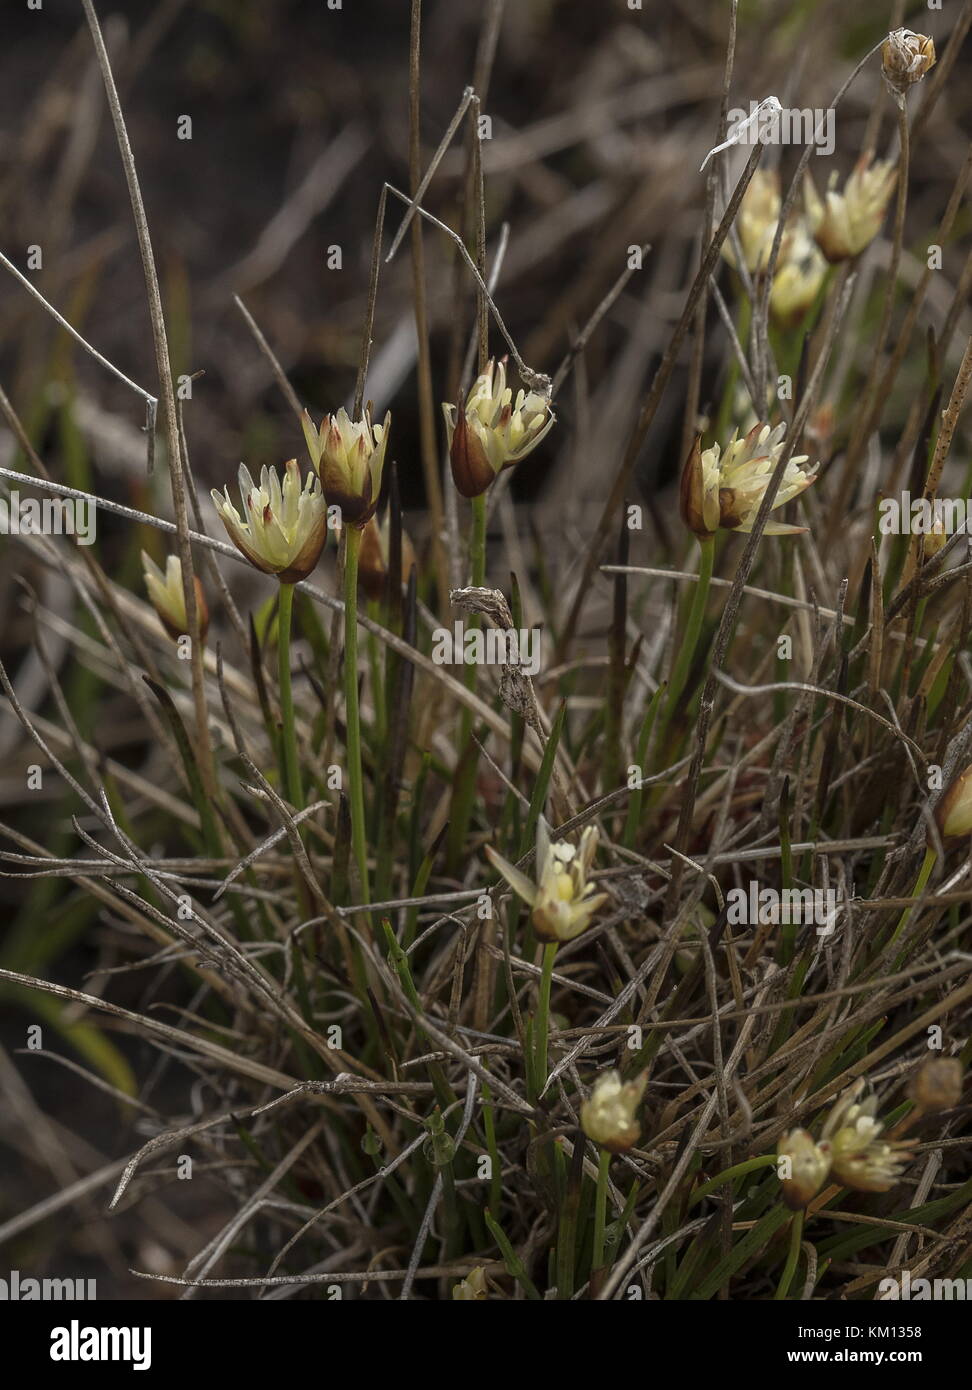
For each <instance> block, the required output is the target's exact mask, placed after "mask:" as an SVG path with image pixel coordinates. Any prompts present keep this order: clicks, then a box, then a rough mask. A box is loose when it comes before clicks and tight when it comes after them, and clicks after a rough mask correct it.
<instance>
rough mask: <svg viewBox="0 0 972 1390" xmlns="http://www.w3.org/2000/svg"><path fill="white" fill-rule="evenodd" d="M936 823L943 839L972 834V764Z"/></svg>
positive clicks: (956, 780)
mask: <svg viewBox="0 0 972 1390" xmlns="http://www.w3.org/2000/svg"><path fill="white" fill-rule="evenodd" d="M926 539H927V538H926ZM935 824H936V825H937V826H938V833H939V835H941V837H942V839H943V840H967V839H968V837H969V836H970V835H972V766H970V767H967V768H966V769H965V771H964V772H960V773H959V774H958V776H957V777H953V778H952V780H951V782H949V784H948V787H947V788H946V789H945V793H944V795H943V796H942V797H941V799H940V800H939V802H938V805H937V806H936V807H935Z"/></svg>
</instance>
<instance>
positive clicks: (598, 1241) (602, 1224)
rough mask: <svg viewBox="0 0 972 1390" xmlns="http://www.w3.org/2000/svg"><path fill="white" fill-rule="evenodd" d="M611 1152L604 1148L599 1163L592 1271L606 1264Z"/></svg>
mask: <svg viewBox="0 0 972 1390" xmlns="http://www.w3.org/2000/svg"><path fill="white" fill-rule="evenodd" d="M610 1166H611V1152H610V1150H609V1149H602V1150H601V1156H600V1158H599V1159H598V1163H597V1190H596V1192H595V1194H594V1246H593V1249H592V1251H591V1273H592V1274H593V1273H594V1272H595V1271H596V1270H598V1269H600V1268H601V1266H602V1265H603V1264H604V1232H605V1230H606V1228H607V1189H608V1169H609V1168H610Z"/></svg>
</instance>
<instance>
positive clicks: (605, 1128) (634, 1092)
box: [580, 1070, 648, 1153]
mask: <svg viewBox="0 0 972 1390" xmlns="http://www.w3.org/2000/svg"><path fill="white" fill-rule="evenodd" d="M647 1082H648V1073H647V1072H642V1074H641V1075H640V1076H638V1077H636V1078H635V1080H634V1081H627V1082H625V1081H622V1080H621V1073H620V1072H618V1071H614V1070H612V1071H606V1072H602V1073H601V1075H600V1076H599V1077H598V1078H597V1081H596V1082H595V1084H594V1089H593V1091H592V1092H591V1094H590V1096H589V1097H588V1099H587V1100H585V1101H584V1104H583V1105H582V1106H581V1110H580V1122H581V1128H582V1129H583V1131H584V1133H585V1134H586V1135H587V1137H588V1139H593V1141H594V1143H595V1144H600V1146H601V1148H602V1149H609V1150H610V1152H611V1153H626V1152H627V1150H628V1149H630V1148H632V1147H633V1146H634V1145H635V1144H637V1142H638V1139H639V1137H640V1135H641V1126H640V1125H639V1123H638V1119H637V1114H638V1107H639V1105H640V1104H641V1098H642V1096H643V1095H644V1093H645V1086H646V1085H647Z"/></svg>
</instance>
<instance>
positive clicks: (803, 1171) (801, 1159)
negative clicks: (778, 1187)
mask: <svg viewBox="0 0 972 1390" xmlns="http://www.w3.org/2000/svg"><path fill="white" fill-rule="evenodd" d="M776 1152H777V1156H778V1157H779V1158H782V1159H786V1160H787V1168H788V1170H789V1176H788V1177H784V1178H782V1183H783V1200H784V1202H785V1203H786V1205H787V1206H788V1207H789V1208H790V1210H791V1211H802V1210H803V1208H804V1207H805V1206H806V1205H807V1203H808V1202H810V1201H812V1200H813V1198H814V1197H816V1195H817V1193H818V1192H819V1191H820V1189H821V1187H822V1186H823V1184H824V1180H825V1178H826V1177H827V1174H828V1173H829V1172H830V1153H829V1151H828V1150H827V1149H826V1148H823V1147H821V1146H820V1145H818V1144H816V1143H815V1142H814V1139H813V1136H812V1135H811V1134H808V1133H807V1131H806V1130H805V1129H791V1130H790V1132H789V1134H785V1135H784V1136H783V1138H782V1139H781V1140H780V1144H779V1147H778V1149H777V1150H776Z"/></svg>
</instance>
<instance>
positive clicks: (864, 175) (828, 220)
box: [804, 153, 898, 263]
mask: <svg viewBox="0 0 972 1390" xmlns="http://www.w3.org/2000/svg"><path fill="white" fill-rule="evenodd" d="M897 179H898V171H897V169H896V168H895V166H894V165H893V164H892V163H891V161H890V160H887V159H879V160H876V161H875V160H874V159H873V156H872V155H871V154H870V153H866V154H863V155H862V156H861V158H860V159H859V160H858V161H857V163H856V164H855V166H854V169H853V171H852V173H851V175H850V177H849V178H848V179H847V182H846V183H845V184H844V187H843V188H842V189H841V190H839V191H838V188H837V177H836V174H834V175H832V176H831V179H830V182H829V184H828V186H827V190H826V192H825V193H824V196H823V198H821V197H820V195H819V194H818V192H817V190H816V187H815V185H814V182H813V179H812V178H811V177H810V174H809V172H808V173H807V174H806V175H805V183H804V200H805V203H806V209H807V220H808V222H809V224H810V226H811V228H812V230H813V235H814V236H815V238H816V241H817V245H818V246H819V247H820V249H821V251H822V252H823V253H824V255H825V256H826V258H827V260H828V261H830V262H831V263H835V262H837V261H847V260H850V259H851V258H852V257H854V256H859V255H860V254H861V252H862V251H864V250H865V249H866V248H867V247H868V246H870V244H871V242H872V241H873V240H874V238H875V237H876V236H877V234H878V232H879V231H880V230H881V224H882V222H883V221H884V218H885V215H886V214H887V210H888V204H889V203H890V201H891V194H892V193H893V192H894V186H895V184H896V182H897Z"/></svg>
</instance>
